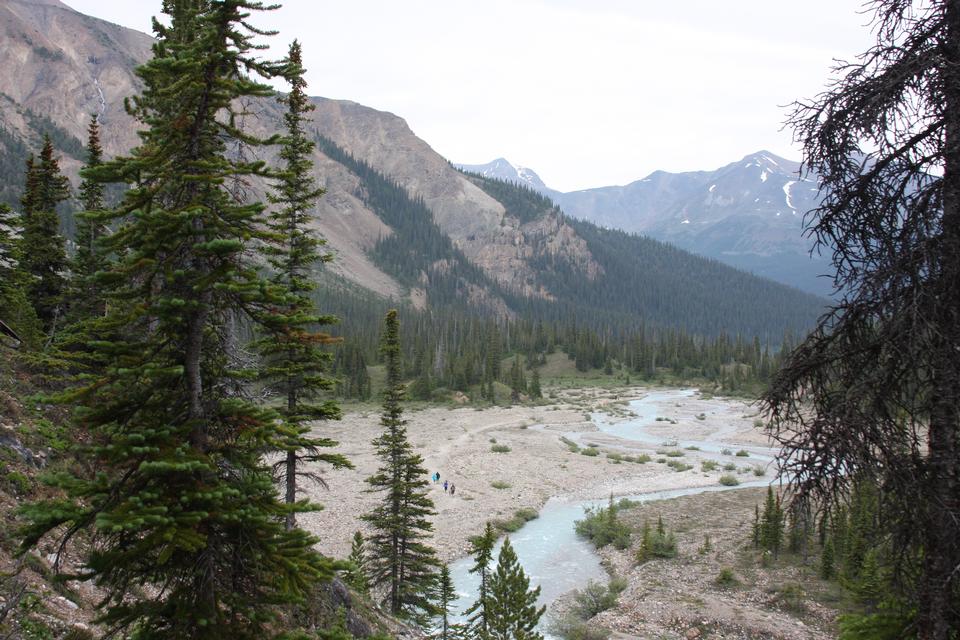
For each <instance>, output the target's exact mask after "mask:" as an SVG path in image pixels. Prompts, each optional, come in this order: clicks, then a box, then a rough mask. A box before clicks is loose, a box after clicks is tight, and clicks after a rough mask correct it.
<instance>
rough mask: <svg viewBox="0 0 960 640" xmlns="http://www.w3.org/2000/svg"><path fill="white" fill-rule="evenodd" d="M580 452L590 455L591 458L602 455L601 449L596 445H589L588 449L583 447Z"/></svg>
mask: <svg viewBox="0 0 960 640" xmlns="http://www.w3.org/2000/svg"><path fill="white" fill-rule="evenodd" d="M580 453H582V454H583V455H585V456H590V457H591V458H595V457H597V456H598V455H600V450H599V449H597V448H595V447H587V448H586V449H581V450H580Z"/></svg>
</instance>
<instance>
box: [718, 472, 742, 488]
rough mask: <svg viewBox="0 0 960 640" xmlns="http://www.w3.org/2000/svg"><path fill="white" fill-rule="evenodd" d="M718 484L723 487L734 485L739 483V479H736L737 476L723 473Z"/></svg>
mask: <svg viewBox="0 0 960 640" xmlns="http://www.w3.org/2000/svg"><path fill="white" fill-rule="evenodd" d="M720 484H722V485H723V486H725V487H735V486H737V485H738V484H740V481H739V480H738V479H737V476H734V475H731V474H729V473H725V474H724V475H722V476H720Z"/></svg>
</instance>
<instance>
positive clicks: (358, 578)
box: [344, 531, 370, 595]
mask: <svg viewBox="0 0 960 640" xmlns="http://www.w3.org/2000/svg"><path fill="white" fill-rule="evenodd" d="M347 561H348V562H349V563H350V568H349V569H348V570H347V572H346V574H345V576H344V578H345V580H346V583H347V584H348V585H350V588H351V589H353V590H354V591H356V592H357V593H359V594H361V595H367V594H368V593H369V592H370V584H369V582H368V581H367V551H366V545H365V544H364V540H363V534H362V533H360V532H359V531H357V532H355V533H354V534H353V541H352V542H351V543H350V556H349V557H348V558H347Z"/></svg>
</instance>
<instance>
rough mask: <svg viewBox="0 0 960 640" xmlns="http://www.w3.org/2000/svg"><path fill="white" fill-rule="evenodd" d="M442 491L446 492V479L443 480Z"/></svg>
mask: <svg viewBox="0 0 960 640" xmlns="http://www.w3.org/2000/svg"><path fill="white" fill-rule="evenodd" d="M443 492H444V493H446V492H447V481H446V480H444V481H443Z"/></svg>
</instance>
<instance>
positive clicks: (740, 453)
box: [737, 449, 750, 458]
mask: <svg viewBox="0 0 960 640" xmlns="http://www.w3.org/2000/svg"><path fill="white" fill-rule="evenodd" d="M737 457H738V458H749V457H750V452H749V451H747V450H746V449H740V451H737Z"/></svg>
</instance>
